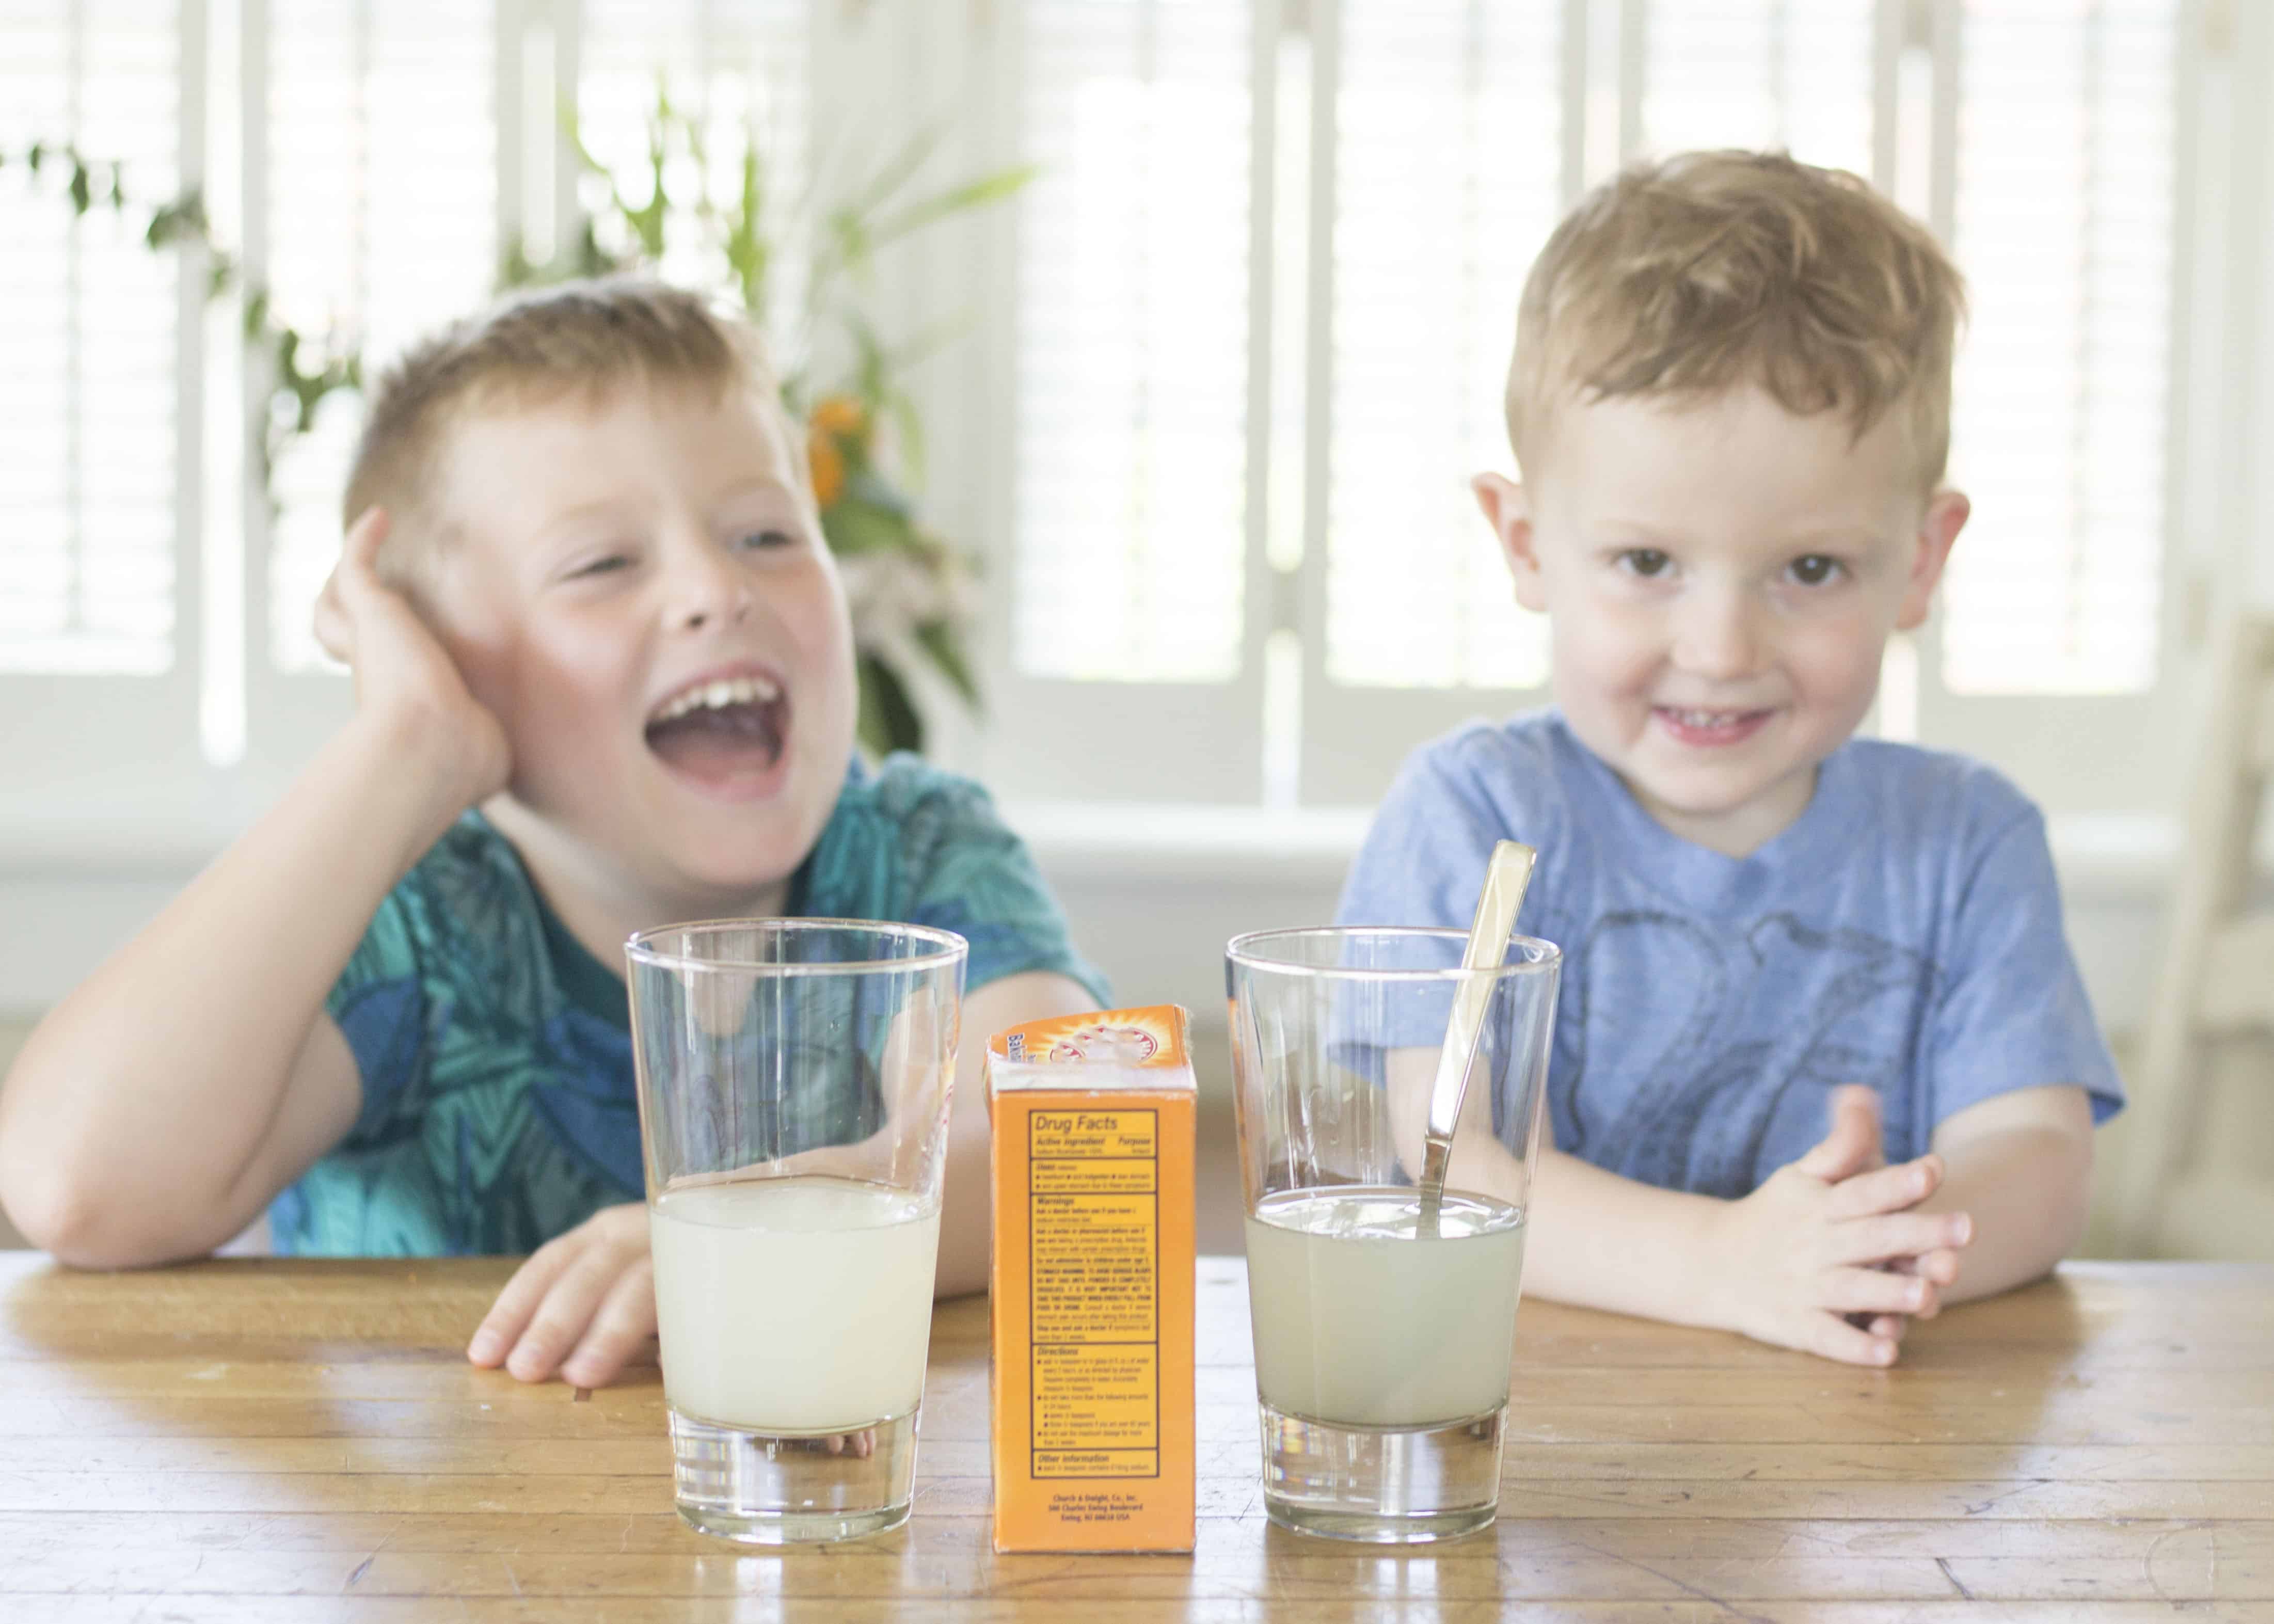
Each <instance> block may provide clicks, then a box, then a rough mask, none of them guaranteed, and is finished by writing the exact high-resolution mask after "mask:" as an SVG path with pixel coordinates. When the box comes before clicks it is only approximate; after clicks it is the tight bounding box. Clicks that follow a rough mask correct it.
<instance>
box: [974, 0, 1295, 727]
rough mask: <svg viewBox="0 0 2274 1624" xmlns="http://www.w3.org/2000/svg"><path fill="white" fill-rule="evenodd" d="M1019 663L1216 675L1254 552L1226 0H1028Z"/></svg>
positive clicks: (1209, 678)
mask: <svg viewBox="0 0 2274 1624" xmlns="http://www.w3.org/2000/svg"><path fill="white" fill-rule="evenodd" d="M1025 26H1026V33H1025V39H1024V55H1025V79H1024V82H1025V85H1026V86H1027V89H1026V96H1025V102H1024V107H1023V117H1024V121H1025V132H1024V139H1023V142H1022V151H1023V154H1024V155H1026V156H1028V157H1030V158H1032V159H1033V160H1035V162H1039V163H1041V164H1042V165H1043V172H1042V175H1041V177H1040V178H1039V179H1038V180H1036V181H1035V184H1033V186H1032V187H1031V188H1029V189H1028V192H1027V194H1026V196H1025V197H1024V199H1022V202H1021V206H1020V221H1019V228H1018V229H1019V258H1018V272H1017V305H1016V315H1015V320H1016V322H1017V332H1018V341H1017V344H1016V350H1015V354H1016V357H1017V374H1018V375H1017V380H1016V393H1017V402H1018V412H1017V423H1016V428H1015V431H1014V436H1015V440H1014V443H1015V447H1016V455H1015V470H1016V471H1015V485H1014V492H1013V533H1014V538H1015V552H1014V557H1015V566H1014V572H1015V579H1014V581H1013V593H1014V602H1015V605H1016V607H1015V620H1014V624H1013V663H1014V665H1015V666H1016V668H1017V670H1018V671H1019V673H1021V674H1022V675H1025V676H1028V677H1035V678H1074V679H1083V678H1097V679H1105V680H1115V681H1121V682H1139V683H1141V682H1216V681H1222V680H1227V679H1229V678H1230V677H1231V676H1232V675H1233V674H1234V673H1236V672H1237V671H1238V669H1239V664H1240V657H1241V648H1242V636H1243V620H1242V615H1243V605H1244V595H1243V584H1244V581H1245V578H1246V543H1247V535H1246V462H1247V407H1246V399H1247V374H1248V350H1247V347H1248V342H1249V337H1250V332H1249V320H1248V308H1247V299H1248V232H1249V220H1248V191H1249V186H1248V177H1249V146H1248V140H1249V127H1250V94H1249V83H1250V76H1251V69H1252V51H1253V47H1252V42H1251V35H1252V26H1253V25H1252V22H1251V19H1250V18H1249V16H1248V14H1247V8H1246V6H1244V5H1238V4H1224V0H1032V3H1031V4H1028V6H1027V8H1026V11H1025Z"/></svg>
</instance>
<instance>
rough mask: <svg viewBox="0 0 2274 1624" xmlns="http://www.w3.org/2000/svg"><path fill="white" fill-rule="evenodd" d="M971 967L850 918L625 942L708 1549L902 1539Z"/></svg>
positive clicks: (685, 1438)
mask: <svg viewBox="0 0 2274 1624" xmlns="http://www.w3.org/2000/svg"><path fill="white" fill-rule="evenodd" d="M965 951H966V948H965V944H964V941H963V938H962V937H961V936H956V935H954V934H953V932H950V931H945V930H929V929H922V928H921V927H918V926H915V925H882V924H870V923H867V922H863V921H845V920H740V921H736V920H729V921H716V922H711V923H704V924H687V925H666V926H664V927H662V928H661V929H655V930H647V931H643V932H641V933H640V934H639V935H637V936H634V937H633V938H632V939H631V940H630V942H629V943H628V944H626V946H625V949H624V957H625V959H626V960H627V962H628V963H629V966H630V981H631V1001H632V1030H633V1045H632V1053H633V1061H634V1064H635V1067H636V1072H637V1076H638V1082H639V1111H640V1130H641V1138H642V1139H643V1140H644V1148H645V1153H646V1165H647V1205H648V1233H649V1237H650V1241H651V1247H652V1251H653V1255H654V1259H655V1306H656V1327H657V1332H658V1335H659V1337H660V1339H661V1342H662V1353H663V1387H664V1397H665V1401H666V1403H667V1404H668V1406H669V1408H670V1411H671V1440H672V1449H673V1455H674V1476H675V1483H676V1492H677V1499H678V1505H679V1515H680V1516H681V1518H682V1519H684V1520H685V1521H686V1522H688V1523H689V1525H690V1526H692V1527H694V1528H696V1529H698V1530H701V1531H702V1532H704V1533H706V1534H719V1535H723V1536H725V1537H726V1538H729V1539H739V1540H744V1541H748V1542H751V1543H755V1544H760V1545H778V1544H786V1543H788V1542H790V1541H794V1540H813V1539H843V1538H852V1537H854V1536H856V1535H861V1534H871V1533H876V1532H878V1531H880V1530H885V1529H888V1528H892V1527H894V1526H896V1525H898V1524H899V1523H900V1522H905V1521H906V1520H907V1515H908V1503H909V1500H910V1498H911V1496H912V1493H913V1491H914V1486H915V1453H916V1446H915V1435H916V1411H917V1406H918V1404H919V1402H921V1400H922V1396H923V1375H924V1358H925V1355H926V1354H927V1352H928V1351H929V1349H930V1340H931V1292H932V1271H933V1266H934V1264H935V1263H936V1262H937V1257H938V1250H939V1203H940V1184H941V1175H942V1171H943V1168H944V1165H945V1153H946V1148H947V1113H948V1101H949V1094H950V1090H951V1089H952V1087H953V1083H954V1077H955V1043H956V1029H957V1022H958V1017H959V1014H960V1006H961V997H962V991H963V966H964V957H965Z"/></svg>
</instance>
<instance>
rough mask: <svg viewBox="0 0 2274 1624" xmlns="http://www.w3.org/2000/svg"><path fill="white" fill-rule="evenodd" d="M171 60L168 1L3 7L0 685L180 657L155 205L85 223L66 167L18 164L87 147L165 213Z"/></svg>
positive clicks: (171, 283) (171, 381) (168, 276)
mask: <svg viewBox="0 0 2274 1624" xmlns="http://www.w3.org/2000/svg"><path fill="white" fill-rule="evenodd" d="M179 58H180V38H179V19H178V18H177V12H176V7H175V4H174V3H173V0H5V4H0V154H4V155H5V157H6V158H7V160H8V163H7V167H6V168H5V169H0V243H4V244H6V246H5V248H4V249H0V357H5V359H4V361H0V670H5V671H19V672H79V673H103V672H109V673H154V672H162V671H164V670H167V669H168V668H169V666H170V665H172V663H173V661H174V658H175V652H176V650H175V640H174V632H175V613H174V598H173V594H174V583H175V534H174V532H175V390H176V382H177V377H176V371H177V352H176V345H177V336H176V335H177V326H176V318H177V294H178V288H179V282H178V268H177V261H176V260H175V259H174V258H173V257H172V256H171V255H169V254H157V253H153V252H150V251H149V249H148V248H147V247H146V246H145V245H144V243H143V240H142V234H143V230H144V229H145V227H146V226H147V223H148V209H147V207H143V208H139V209H137V208H129V209H127V210H126V211H125V212H124V214H120V213H118V212H117V211H114V210H113V209H112V208H111V207H109V204H108V203H107V202H105V201H101V200H98V201H97V202H96V204H95V206H94V208H92V209H91V210H90V211H89V212H88V213H87V214H86V215H85V216H84V217H82V218H79V219H78V220H77V221H74V220H73V218H72V210H71V206H70V204H69V203H68V202H67V201H66V200H65V199H64V195H63V193H64V185H65V184H66V182H67V180H68V177H69V169H68V165H67V164H66V163H65V162H64V161H63V160H62V158H61V155H60V154H53V153H51V154H49V156H50V160H51V165H52V167H48V168H46V169H43V170H42V172H41V175H40V176H39V177H37V178H36V179H34V177H33V176H32V175H31V173H30V171H29V169H28V167H27V166H26V164H25V162H23V160H24V157H25V154H26V149H27V148H28V147H30V146H31V145H32V143H34V142H35V141H39V142H44V143H47V144H49V146H51V147H52V146H54V145H56V144H64V143H67V144H72V145H75V146H76V147H78V148H79V151H80V152H82V153H84V154H86V155H87V157H88V158H90V159H94V160H99V161H102V162H106V163H109V162H117V163H121V164H123V165H124V184H125V187H126V189H127V192H128V194H129V196H130V197H131V198H132V199H134V200H135V201H136V202H137V203H139V204H143V205H156V204H161V203H164V202H166V201H168V200H169V199H171V198H172V197H173V195H174V193H175V191H176V189H177V185H178V183H179V174H178V169H177V162H178V152H179V136H178V131H179V107H180V102H179V88H178V85H179ZM96 178H97V183H98V184H108V180H109V177H108V175H107V173H105V174H99V175H98V176H97V177H96Z"/></svg>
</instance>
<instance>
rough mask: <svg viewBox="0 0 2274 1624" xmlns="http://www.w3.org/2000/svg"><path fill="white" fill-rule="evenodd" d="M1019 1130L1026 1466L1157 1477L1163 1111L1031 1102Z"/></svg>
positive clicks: (1070, 1473)
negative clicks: (1023, 1134) (1023, 1198)
mask: <svg viewBox="0 0 2274 1624" xmlns="http://www.w3.org/2000/svg"><path fill="white" fill-rule="evenodd" d="M1027 1132H1028V1145H1027V1153H1028V1162H1027V1169H1028V1182H1027V1199H1028V1230H1027V1235H1028V1278H1029V1279H1030V1280H1031V1281H1032V1282H1033V1285H1032V1289H1031V1291H1030V1293H1029V1296H1028V1341H1029V1343H1030V1345H1031V1348H1032V1354H1033V1362H1032V1365H1031V1371H1032V1377H1033V1381H1032V1386H1031V1387H1029V1389H1028V1391H1029V1393H1030V1395H1031V1396H1032V1403H1033V1420H1032V1425H1031V1428H1030V1431H1029V1437H1030V1438H1031V1440H1032V1453H1033V1472H1034V1475H1035V1477H1038V1478H1040V1477H1158V1476H1159V1475H1160V1471H1161V1222H1160V1157H1161V1146H1160V1113H1159V1112H1157V1111H1153V1110H1110V1111H1081V1110H1064V1111H1058V1110H1037V1111H1035V1112H1034V1113H1033V1114H1032V1115H1030V1116H1028V1119H1027Z"/></svg>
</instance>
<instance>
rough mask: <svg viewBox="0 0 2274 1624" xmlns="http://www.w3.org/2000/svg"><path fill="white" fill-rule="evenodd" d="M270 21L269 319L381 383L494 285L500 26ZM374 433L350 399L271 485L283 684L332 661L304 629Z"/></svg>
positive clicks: (370, 7) (440, 7)
mask: <svg viewBox="0 0 2274 1624" xmlns="http://www.w3.org/2000/svg"><path fill="white" fill-rule="evenodd" d="M267 20H268V27H267V48H268V49H267V141H266V150H267V209H266V212H265V218H266V224H267V231H266V237H267V282H268V285H269V289H270V297H271V300H272V307H273V308H274V310H275V313H276V315H277V317H278V318H279V319H280V320H282V321H284V322H286V323H288V324H290V326H292V327H295V328H297V329H298V330H300V331H301V332H303V333H307V334H324V333H331V334H335V335H337V336H338V341H339V342H340V343H341V344H342V345H343V346H346V347H350V348H352V347H355V346H358V345H359V346H360V347H361V350H362V353H363V355H364V357H365V367H366V375H367V376H371V377H375V376H376V374H377V372H379V371H380V369H381V368H382V367H383V366H384V365H386V363H387V362H388V360H390V359H392V358H393V357H395V355H397V354H398V353H399V352H400V351H401V350H403V347H404V346H405V345H407V344H409V343H410V342H413V341H414V340H416V339H418V338H420V337H422V336H424V335H426V334H427V333H428V332H430V331H432V330H433V329H434V328H435V327H439V326H440V325H441V324H442V323H444V322H446V321H448V320H450V319H452V318H454V317H456V316H460V315H463V314H465V313H467V312H471V311H472V310H474V309H475V308H477V307H478V305H480V304H481V303H482V302H483V301H484V300H485V299H486V297H488V295H489V293H490V290H491V288H492V286H493V282H494V279H495V276H496V272H497V264H498V246H499V245H498V241H497V167H498V166H497V145H498V143H497V130H496V120H495V117H494V106H493V104H494V102H495V100H496V97H495V92H494V89H493V86H494V83H495V79H494V63H495V52H496V43H495V30H494V25H493V19H492V8H491V7H490V6H489V5H488V4H472V3H469V0H366V3H365V4H358V5H354V6H334V5H321V6H318V5H297V4H271V5H270V6H269V8H268V13H267ZM313 359H314V357H311V358H310V361H311V363H312V360H313ZM361 420H362V417H361V410H360V403H359V402H358V401H357V400H356V399H354V397H352V396H351V395H334V396H332V397H330V398H329V399H328V401H327V402H325V405H324V408H323V410H322V412H321V415H320V417H319V419H318V422H317V425H316V428H315V432H313V433H312V434H310V435H308V436H306V437H305V439H303V440H300V441H299V442H297V444H296V445H294V446H293V447H292V448H291V449H290V451H289V452H288V453H287V454H286V455H284V457H283V458H282V459H281V461H280V462H279V465H278V466H277V468H276V470H275V475H274V479H273V490H274V493H275V499H276V517H275V526H274V529H273V530H272V531H271V536H270V547H269V558H268V593H269V626H268V643H269V648H270V651H271V655H272V658H274V660H275V664H276V665H277V666H278V667H279V668H280V669H282V670H286V671H294V670H303V669H307V668H310V667H312V666H314V665H318V664H320V662H321V659H322V655H321V652H320V650H319V649H318V648H317V646H316V643H315V638H314V634H313V632H312V630H311V628H310V624H309V615H310V610H311V606H312V605H313V604H314V602H315V598H316V594H317V592H318V591H320V590H321V589H322V586H323V583H324V579H325V577H326V576H327V575H328V574H329V573H330V571H331V568H332V564H333V562H334V560H336V559H337V557H338V556H339V548H340V500H341V498H342V496H343V492H344V486H345V484H346V479H347V470H348V460H349V458H350V455H352V454H353V450H354V445H355V437H356V433H357V431H358V427H359V426H360V424H361Z"/></svg>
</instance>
